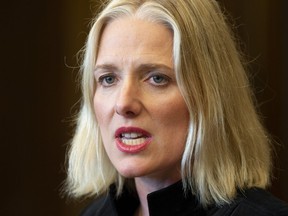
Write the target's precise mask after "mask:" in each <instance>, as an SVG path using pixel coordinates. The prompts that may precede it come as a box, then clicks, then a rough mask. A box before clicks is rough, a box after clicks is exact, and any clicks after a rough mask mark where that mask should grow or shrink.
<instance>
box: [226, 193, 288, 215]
mask: <svg viewBox="0 0 288 216" xmlns="http://www.w3.org/2000/svg"><path fill="white" fill-rule="evenodd" d="M229 211H230V212H231V215H233V216H234V215H235V216H237V215H261V216H268V215H270V216H272V215H274V216H288V204H287V203H285V202H284V201H282V200H280V199H278V198H276V197H275V196H273V195H272V194H271V193H269V192H267V191H265V190H263V189H260V188H251V189H248V190H246V191H243V192H240V193H239V196H238V197H237V199H236V200H235V201H234V202H233V203H232V204H231V205H230V206H229ZM232 213H233V214H232ZM228 215H230V214H228Z"/></svg>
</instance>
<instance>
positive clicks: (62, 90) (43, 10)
mask: <svg viewBox="0 0 288 216" xmlns="http://www.w3.org/2000/svg"><path fill="white" fill-rule="evenodd" d="M219 2H220V3H221V5H222V6H223V7H225V11H226V13H227V14H229V16H230V19H231V20H233V23H234V26H235V27H237V28H236V32H237V34H238V35H239V37H240V38H241V41H242V45H241V47H242V49H243V50H244V51H245V53H246V54H247V56H248V58H249V60H251V63H250V70H251V73H252V75H253V77H254V78H253V80H252V82H253V85H254V86H255V92H256V96H257V98H258V101H259V109H260V111H261V113H262V117H263V120H264V123H265V125H266V127H267V128H268V130H269V132H270V133H271V135H272V137H273V138H274V139H275V140H276V141H277V143H278V144H277V145H275V155H276V156H275V159H274V160H275V166H274V167H275V168H274V178H273V184H272V186H271V188H270V191H271V192H272V193H273V194H275V195H276V196H277V197H279V198H281V199H283V200H285V201H286V202H288V185H287V182H288V132H287V128H288V114H287V110H288V104H287V103H288V85H287V81H288V77H287V72H288V45H287V38H288V35H287V34H288V24H287V22H286V21H287V20H288V13H287V11H288V1H285V0H241V1H240V0H234V1H231V0H219ZM95 8H97V0H94V1H90V0H89V1H88V0H87V1H83V0H81V1H80V0H57V1H51V0H41V1H39V0H22V1H17V0H16V1H5V2H1V20H0V23H1V41H0V43H1V58H0V59H1V78H0V80H1V85H0V90H1V91H0V94H1V97H0V99H1V100H0V102H1V106H0V113H1V116H0V125H1V130H0V133H1V147H0V148H1V157H0V159H1V163H0V164H1V189H0V191H1V208H0V215H8V216H10V215H11V216H18V215H21V216H26V215H27V216H34V215H35V216H36V215H41V216H51V215H55V216H58V215H59V216H62V215H63V216H68V215H69V216H73V215H78V214H79V211H80V210H81V209H82V208H83V205H85V202H78V201H77V202H76V201H71V200H67V199H65V198H62V197H61V195H60V189H61V184H62V182H63V180H64V179H65V166H64V162H65V152H66V149H67V145H68V143H69V141H70V139H71V137H72V134H73V127H72V126H71V123H72V121H71V120H72V119H73V118H72V117H73V116H74V115H75V114H76V112H77V110H78V104H77V102H78V100H79V98H80V90H79V86H78V84H77V73H78V69H79V68H78V63H77V58H76V54H77V52H78V51H79V50H80V49H81V47H82V46H83V45H84V41H85V38H86V36H87V33H88V29H89V25H88V24H89V21H90V19H91V18H92V17H93V15H94V13H95Z"/></svg>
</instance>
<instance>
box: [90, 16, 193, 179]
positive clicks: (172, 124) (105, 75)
mask: <svg viewBox="0 0 288 216" xmlns="http://www.w3.org/2000/svg"><path fill="white" fill-rule="evenodd" d="M172 43H173V35H172V33H171V32H170V31H169V30H168V29H167V28H166V27H165V26H163V25H160V24H156V23H152V22H148V21H143V20H139V19H136V18H120V19H117V20H115V21H113V22H111V23H109V24H108V25H107V26H106V27H105V29H104V31H103V34H102V37H101V40H100V46H99V52H98V57H97V61H96V69H95V80H96V83H97V84H96V85H97V87H96V91H95V95H94V109H95V113H96V118H97V122H98V124H99V126H100V131H101V135H102V139H103V143H104V147H105V150H106V152H107V155H108V157H109V158H110V160H111V162H112V164H113V165H114V166H115V168H116V169H117V171H118V172H119V173H120V174H121V175H123V176H125V177H144V176H145V177H154V178H164V179H167V178H174V179H179V178H180V172H179V171H180V163H181V158H182V154H183V151H184V146H185V141H186V135H187V130H188V122H189V114H188V110H187V107H186V104H185V102H184V100H183V98H182V95H181V94H180V91H179V88H178V86H177V83H176V78H175V72H174V65H173V54H172Z"/></svg>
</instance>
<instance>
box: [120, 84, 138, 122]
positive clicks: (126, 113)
mask: <svg viewBox="0 0 288 216" xmlns="http://www.w3.org/2000/svg"><path fill="white" fill-rule="evenodd" d="M139 93H140V91H139V87H138V86H137V84H135V83H134V82H133V81H131V80H126V81H123V83H122V85H121V87H120V88H119V93H118V95H117V96H118V97H117V100H116V104H115V112H116V113H117V114H118V115H120V116H123V117H125V118H134V117H136V116H138V115H139V114H140V113H141V110H142V103H141V100H140V94H139Z"/></svg>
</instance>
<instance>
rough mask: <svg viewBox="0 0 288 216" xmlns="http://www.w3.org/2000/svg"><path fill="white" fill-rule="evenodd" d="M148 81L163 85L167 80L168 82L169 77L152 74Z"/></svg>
mask: <svg viewBox="0 0 288 216" xmlns="http://www.w3.org/2000/svg"><path fill="white" fill-rule="evenodd" d="M149 80H150V82H151V83H152V84H153V85H157V86H164V85H167V84H168V82H169V77H167V76H166V75H162V74H161V75H159V74H157V75H152V76H151V77H150V78H149Z"/></svg>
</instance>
